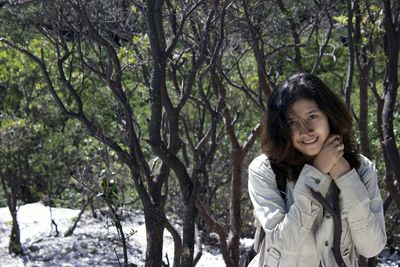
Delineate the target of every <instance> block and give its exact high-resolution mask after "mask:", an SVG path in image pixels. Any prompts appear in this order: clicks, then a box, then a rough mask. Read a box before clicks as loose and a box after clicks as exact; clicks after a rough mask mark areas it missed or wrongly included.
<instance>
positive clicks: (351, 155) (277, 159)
mask: <svg viewBox="0 0 400 267" xmlns="http://www.w3.org/2000/svg"><path fill="white" fill-rule="evenodd" d="M299 99H308V100H313V101H315V103H316V104H317V105H318V107H319V108H320V110H321V111H322V112H323V113H324V114H325V115H326V116H327V118H328V122H329V128H330V133H331V134H339V135H340V136H341V137H342V140H343V144H344V147H345V149H344V157H345V159H346V160H347V161H348V162H349V164H350V166H351V167H353V168H356V169H357V168H358V167H359V165H360V163H359V158H358V156H357V154H358V152H357V149H356V146H355V144H354V142H353V137H352V116H351V114H350V112H349V110H348V108H347V106H346V105H345V104H344V103H343V102H342V101H341V100H340V98H339V97H338V96H337V95H336V94H334V93H333V92H332V91H331V90H330V89H329V88H328V86H327V85H326V84H325V83H324V82H322V81H321V80H320V79H319V78H318V77H317V76H315V75H312V74H308V73H297V74H295V75H293V76H292V77H290V78H289V79H288V80H287V81H285V82H284V83H283V84H282V86H281V87H280V88H278V89H276V90H274V91H273V92H272V94H271V96H270V98H269V101H268V109H267V114H266V116H265V117H264V122H263V134H262V140H261V144H262V150H263V152H264V153H265V154H266V155H267V156H268V158H269V159H270V160H271V162H272V163H273V164H275V165H276V167H278V169H279V170H280V171H282V172H285V173H286V177H287V178H288V179H290V180H295V179H297V176H298V174H299V172H300V170H301V168H302V167H303V165H304V164H305V163H306V156H304V155H303V154H301V153H300V152H298V151H297V150H296V149H295V148H294V147H293V145H292V141H291V131H290V128H289V126H288V123H287V110H288V109H289V107H290V106H291V105H292V104H293V103H294V102H295V101H296V100H299Z"/></svg>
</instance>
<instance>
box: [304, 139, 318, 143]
mask: <svg viewBox="0 0 400 267" xmlns="http://www.w3.org/2000/svg"><path fill="white" fill-rule="evenodd" d="M315 141H317V138H314V139H313V140H310V141H303V143H305V144H312V143H314V142H315Z"/></svg>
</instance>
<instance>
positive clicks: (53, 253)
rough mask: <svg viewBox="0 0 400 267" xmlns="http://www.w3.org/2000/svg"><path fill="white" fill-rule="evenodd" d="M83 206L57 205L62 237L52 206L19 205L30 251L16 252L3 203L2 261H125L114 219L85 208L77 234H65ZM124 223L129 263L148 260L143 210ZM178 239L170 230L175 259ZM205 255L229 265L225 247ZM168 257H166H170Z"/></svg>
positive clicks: (11, 264)
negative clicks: (11, 245)
mask: <svg viewBox="0 0 400 267" xmlns="http://www.w3.org/2000/svg"><path fill="white" fill-rule="evenodd" d="M78 213H79V210H72V209H64V208H52V218H53V220H54V221H55V222H56V224H57V228H58V231H59V233H60V236H59V237H55V233H56V231H55V227H54V226H52V224H51V219H50V218H51V217H50V209H49V207H46V206H44V205H43V204H42V203H33V204H27V205H23V206H21V207H20V209H19V210H18V215H17V216H18V222H19V226H20V231H21V242H22V245H23V248H24V251H25V253H26V255H24V256H22V257H13V256H10V255H9V254H8V241H9V235H10V231H11V222H12V221H11V216H10V213H9V210H8V208H0V259H1V262H0V265H1V266H4V267H20V266H21V267H22V266H24V267H26V266H31V267H39V266H46V267H50V266H57V267H58V266H74V267H79V266H82V267H84V266H119V263H118V259H117V256H116V254H117V255H118V258H119V260H120V262H123V256H122V246H121V243H120V241H119V238H118V235H117V232H116V230H115V227H114V226H113V224H112V222H111V221H110V219H108V218H106V217H104V216H101V215H100V216H99V218H97V219H94V218H93V217H91V216H90V215H89V214H84V215H83V217H82V219H81V221H80V222H79V224H78V226H77V228H76V229H75V231H74V234H73V235H72V236H70V237H63V235H64V233H65V232H66V231H67V230H68V228H69V227H70V226H72V224H73V220H74V219H75V218H76V216H77V215H78ZM123 217H124V221H123V228H124V232H125V234H126V235H129V233H133V234H132V235H131V236H130V237H129V241H128V255H129V263H134V264H136V265H137V266H143V261H144V253H145V249H146V231H145V226H144V217H143V213H142V212H141V211H132V212H129V214H128V212H125V214H124V216H123ZM173 249H174V247H173V240H172V237H171V236H170V234H169V233H168V232H167V231H165V236H164V248H163V255H164V256H165V255H166V254H167V255H168V257H169V262H170V263H171V264H172V262H173ZM202 252H203V256H202V257H201V259H200V261H199V263H198V264H197V266H199V267H205V266H207V267H209V266H210V265H214V266H224V265H225V263H224V261H223V259H222V256H221V255H220V253H219V252H212V251H211V250H207V248H206V247H204V248H203V251H202ZM164 260H165V258H164Z"/></svg>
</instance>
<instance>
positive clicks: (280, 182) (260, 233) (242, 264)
mask: <svg viewBox="0 0 400 267" xmlns="http://www.w3.org/2000/svg"><path fill="white" fill-rule="evenodd" d="M271 167H272V170H273V171H274V173H275V176H276V177H278V174H280V171H279V170H278V168H277V167H276V165H275V164H273V163H272V162H271ZM280 177H283V178H286V177H285V176H284V175H282V176H280ZM276 184H277V187H278V190H279V193H280V194H281V197H282V199H283V201H284V202H285V203H286V179H276ZM254 224H255V226H256V233H255V235H254V243H253V245H252V246H251V248H250V249H249V250H247V251H245V252H244V253H242V255H240V261H239V267H247V266H248V265H249V263H250V262H251V261H252V259H253V258H254V257H255V256H256V255H257V253H258V251H259V248H260V246H261V243H262V241H263V240H264V237H265V232H264V229H263V228H262V226H261V224H260V222H259V221H258V220H257V219H255V220H254Z"/></svg>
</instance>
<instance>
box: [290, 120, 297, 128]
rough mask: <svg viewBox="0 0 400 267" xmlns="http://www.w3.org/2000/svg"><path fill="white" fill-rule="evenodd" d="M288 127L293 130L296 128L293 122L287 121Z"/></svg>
mask: <svg viewBox="0 0 400 267" xmlns="http://www.w3.org/2000/svg"><path fill="white" fill-rule="evenodd" d="M288 125H289V127H290V128H294V127H296V122H295V121H289V122H288Z"/></svg>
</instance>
